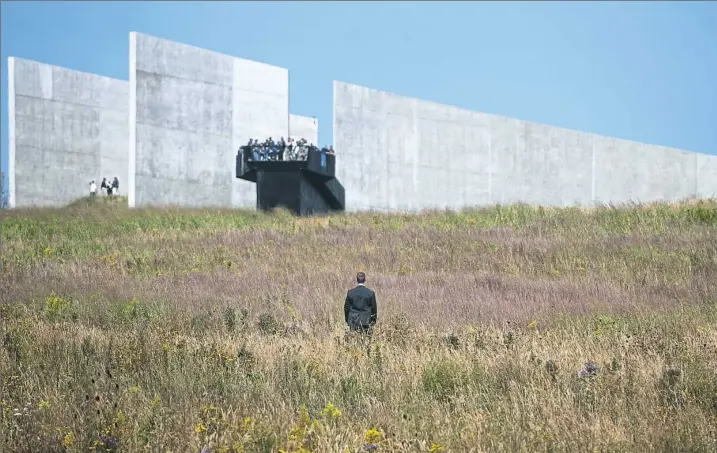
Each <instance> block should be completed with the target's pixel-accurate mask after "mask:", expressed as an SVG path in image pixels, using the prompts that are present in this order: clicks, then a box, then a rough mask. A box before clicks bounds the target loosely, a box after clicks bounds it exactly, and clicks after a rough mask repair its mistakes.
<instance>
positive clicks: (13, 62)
mask: <svg viewBox="0 0 717 453" xmlns="http://www.w3.org/2000/svg"><path fill="white" fill-rule="evenodd" d="M8 70H9V74H8V76H9V77H8V80H9V84H8V87H9V93H8V98H9V102H8V107H9V108H8V110H9V112H8V113H9V118H10V119H9V127H10V134H9V135H10V143H9V144H10V147H9V158H10V162H9V168H10V175H9V177H10V205H11V207H27V206H61V205H65V204H67V203H70V202H72V201H73V200H75V199H77V198H80V197H83V196H86V195H87V194H88V190H89V182H90V181H91V180H92V179H94V180H95V181H96V182H97V184H98V186H99V183H100V181H101V179H102V177H109V178H113V177H115V176H117V177H118V178H119V179H120V194H122V193H123V192H124V193H126V192H125V191H123V188H124V187H125V186H124V185H123V184H124V183H126V181H125V180H124V178H125V175H126V174H127V165H128V162H127V160H128V146H127V145H128V144H127V134H128V121H127V117H128V112H127V109H128V85H127V82H125V81H121V80H115V79H110V78H107V77H102V76H97V75H94V74H88V73H83V72H79V71H73V70H70V69H65V68H60V67H56V66H51V65H47V64H43V63H39V62H34V61H29V60H23V59H18V58H13V57H11V58H10V59H9V61H8Z"/></svg>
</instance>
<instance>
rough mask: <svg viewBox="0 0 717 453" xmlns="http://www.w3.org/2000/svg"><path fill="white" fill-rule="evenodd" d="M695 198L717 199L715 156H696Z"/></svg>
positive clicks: (716, 164)
mask: <svg viewBox="0 0 717 453" xmlns="http://www.w3.org/2000/svg"><path fill="white" fill-rule="evenodd" d="M696 173H697V188H696V192H697V196H698V197H702V198H717V155H716V156H711V155H707V154H698V155H697V168H696Z"/></svg>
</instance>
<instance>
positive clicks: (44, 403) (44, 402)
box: [39, 400, 50, 409]
mask: <svg viewBox="0 0 717 453" xmlns="http://www.w3.org/2000/svg"><path fill="white" fill-rule="evenodd" d="M39 406H40V407H41V408H43V409H47V408H49V407H50V402H49V401H45V400H42V401H40V404H39Z"/></svg>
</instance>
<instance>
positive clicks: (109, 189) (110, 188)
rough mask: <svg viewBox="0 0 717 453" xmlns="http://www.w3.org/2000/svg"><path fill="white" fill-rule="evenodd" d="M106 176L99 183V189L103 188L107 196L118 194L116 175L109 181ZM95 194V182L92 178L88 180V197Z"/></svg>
mask: <svg viewBox="0 0 717 453" xmlns="http://www.w3.org/2000/svg"><path fill="white" fill-rule="evenodd" d="M107 179H108V178H107V177H106V178H102V184H100V190H104V191H105V192H106V193H107V196H108V197H111V196H112V195H117V194H119V178H117V176H115V177H114V179H113V180H112V181H111V182H110V181H108V180H107ZM95 196H97V183H95V180H94V179H93V180H92V181H90V197H95Z"/></svg>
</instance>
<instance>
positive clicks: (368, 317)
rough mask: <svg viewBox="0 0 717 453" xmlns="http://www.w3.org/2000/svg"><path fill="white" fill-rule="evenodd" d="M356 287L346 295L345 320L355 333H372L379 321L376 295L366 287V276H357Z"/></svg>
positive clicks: (361, 274) (359, 274)
mask: <svg viewBox="0 0 717 453" xmlns="http://www.w3.org/2000/svg"><path fill="white" fill-rule="evenodd" d="M356 283H357V284H356V287H355V288H352V289H350V290H349V291H348V292H347V293H346V301H345V302H344V320H345V321H346V324H348V326H349V327H350V328H351V330H353V331H359V332H364V333H369V334H370V333H371V331H372V330H373V327H374V325H376V321H377V320H378V309H377V307H376V293H374V292H373V291H372V290H370V289H369V288H367V287H366V274H364V273H363V272H359V273H358V274H356Z"/></svg>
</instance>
